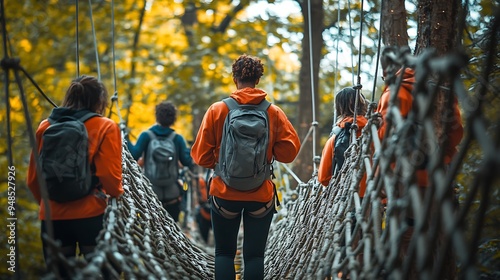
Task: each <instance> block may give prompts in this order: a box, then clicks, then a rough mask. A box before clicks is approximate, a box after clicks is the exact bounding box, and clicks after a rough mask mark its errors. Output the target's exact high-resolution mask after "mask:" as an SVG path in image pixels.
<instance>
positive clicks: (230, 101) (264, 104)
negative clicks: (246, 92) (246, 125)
mask: <svg viewBox="0 0 500 280" xmlns="http://www.w3.org/2000/svg"><path fill="white" fill-rule="evenodd" d="M222 101H223V102H224V103H226V105H227V107H228V108H229V111H231V110H233V109H236V108H238V107H241V106H248V107H250V106H253V107H255V109H257V110H259V111H267V109H268V108H269V107H270V106H271V102H269V101H267V100H266V99H264V100H262V101H261V102H260V103H259V104H258V105H250V104H245V105H241V104H238V102H236V100H234V98H231V97H226V98H224V99H222Z"/></svg>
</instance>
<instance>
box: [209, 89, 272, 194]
mask: <svg viewBox="0 0 500 280" xmlns="http://www.w3.org/2000/svg"><path fill="white" fill-rule="evenodd" d="M222 101H223V102H224V103H225V104H226V105H227V107H228V108H229V113H228V114H227V117H226V119H225V121H224V128H223V132H222V135H223V137H222V141H221V145H220V151H219V162H218V163H217V164H216V166H215V174H216V175H217V176H220V177H221V179H222V181H224V183H226V185H228V186H230V187H232V188H234V189H237V190H240V191H248V190H252V189H255V188H257V187H259V186H261V185H262V183H263V182H264V180H266V179H268V178H270V176H271V173H272V171H271V163H270V162H268V160H267V147H268V145H269V117H268V114H267V109H268V108H269V106H271V103H269V101H267V100H265V99H264V100H263V101H262V102H261V103H260V104H258V105H250V104H241V105H240V104H238V102H236V100H234V99H233V98H231V97H229V98H225V99H223V100H222Z"/></svg>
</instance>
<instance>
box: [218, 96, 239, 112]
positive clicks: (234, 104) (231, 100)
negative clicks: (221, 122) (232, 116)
mask: <svg viewBox="0 0 500 280" xmlns="http://www.w3.org/2000/svg"><path fill="white" fill-rule="evenodd" d="M222 101H223V102H224V103H226V106H227V108H229V111H231V110H234V109H236V108H238V107H240V104H238V102H236V100H234V98H231V97H226V98H224V99H222Z"/></svg>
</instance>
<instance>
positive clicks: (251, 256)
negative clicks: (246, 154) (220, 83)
mask: <svg viewBox="0 0 500 280" xmlns="http://www.w3.org/2000/svg"><path fill="white" fill-rule="evenodd" d="M232 72H233V82H234V84H235V85H236V91H234V92H233V93H232V94H231V95H230V98H229V99H232V100H233V101H232V102H234V101H236V102H237V103H238V104H251V105H258V104H261V102H264V103H265V102H267V101H265V98H266V95H267V93H266V92H265V91H263V90H262V89H258V88H256V85H257V84H258V83H259V81H260V78H261V77H262V75H263V73H264V65H263V64H262V62H261V60H260V59H258V58H256V57H252V56H248V55H241V56H240V57H238V59H236V60H235V61H234V63H233V65H232ZM228 102H231V101H228ZM228 113H229V108H228V107H227V105H226V103H225V102H223V101H219V102H215V103H214V104H212V105H211V106H210V108H208V110H207V112H206V113H205V116H204V118H203V121H202V123H201V126H200V129H199V131H198V135H197V137H196V140H195V142H194V144H193V147H192V149H191V155H192V157H193V160H194V161H195V162H196V163H197V164H198V165H200V166H203V167H205V168H211V169H215V170H216V173H215V174H216V176H215V177H213V179H212V181H211V183H210V187H209V195H210V199H211V203H212V204H211V205H212V208H211V218H212V226H213V233H214V240H215V279H217V280H221V279H231V280H233V279H235V277H236V276H235V268H234V257H235V255H236V249H237V239H238V232H239V229H240V222H241V220H242V219H243V225H244V226H243V231H244V232H243V236H244V237H243V238H244V240H243V259H244V278H245V279H263V278H264V252H265V248H266V242H267V237H268V234H269V228H270V225H271V221H272V218H273V214H274V213H275V207H274V206H275V199H276V193H275V186H274V183H273V182H272V181H271V178H269V177H266V179H265V180H264V181H263V183H262V184H260V186H259V185H258V184H259V183H260V181H257V184H256V185H257V187H255V188H253V189H251V190H248V191H241V190H239V189H237V186H235V185H233V186H229V185H228V184H226V183H225V182H224V181H223V179H222V178H221V176H218V175H217V168H216V167H217V166H218V164H219V152H220V150H221V141H222V138H223V137H226V136H227V135H223V129H224V122H225V119H226V116H227V115H228ZM267 113H268V120H269V127H268V129H269V144H268V147H267V154H266V160H267V164H268V165H270V164H271V162H272V159H273V158H274V159H275V160H277V161H280V162H284V163H288V162H292V161H293V160H294V159H295V157H296V156H297V153H298V152H299V149H300V140H299V138H298V135H297V132H296V131H295V129H294V128H293V126H292V124H291V123H290V121H289V120H288V118H287V116H286V115H285V113H284V112H283V111H282V110H281V109H280V108H279V107H278V106H276V105H274V104H270V106H269V107H268V108H267ZM247 180H252V179H247ZM244 183H248V181H246V182H244ZM242 184H243V183H242Z"/></svg>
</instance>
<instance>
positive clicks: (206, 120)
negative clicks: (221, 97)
mask: <svg viewBox="0 0 500 280" xmlns="http://www.w3.org/2000/svg"><path fill="white" fill-rule="evenodd" d="M228 112H229V110H228V109H227V107H226V106H225V105H224V103H223V102H216V103H214V104H213V105H212V106H210V107H209V108H208V110H207V112H206V113H205V116H204V117H203V120H202V122H201V125H200V129H199V130H198V134H197V136H196V139H195V141H194V143H193V146H192V147H191V157H192V158H193V161H194V162H195V163H196V164H198V165H200V166H202V167H205V168H210V169H213V168H215V164H216V163H217V160H218V157H219V145H218V143H220V138H221V137H222V128H223V124H224V120H225V118H226V115H227V113H228Z"/></svg>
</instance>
